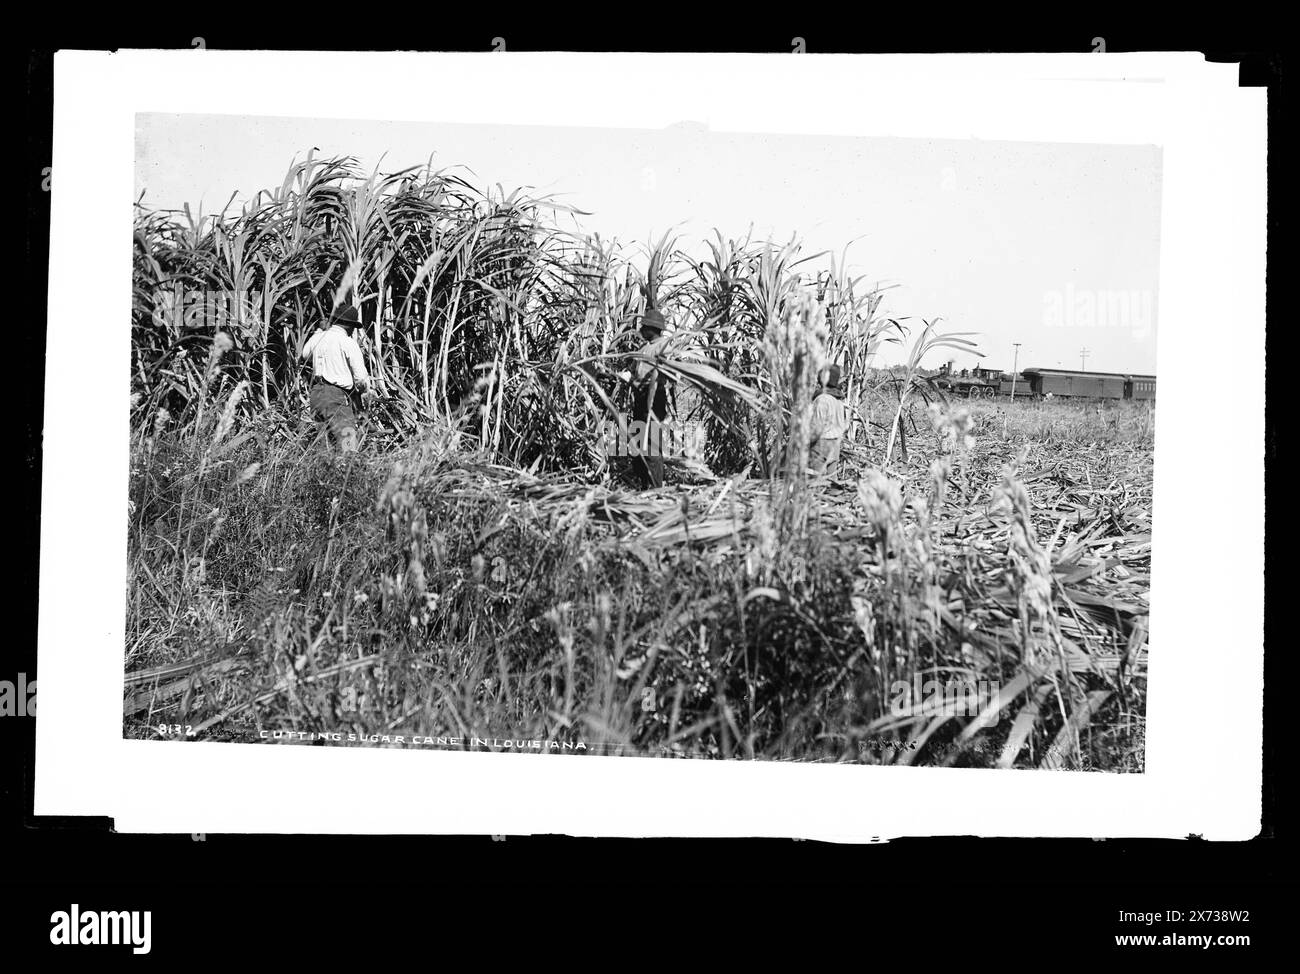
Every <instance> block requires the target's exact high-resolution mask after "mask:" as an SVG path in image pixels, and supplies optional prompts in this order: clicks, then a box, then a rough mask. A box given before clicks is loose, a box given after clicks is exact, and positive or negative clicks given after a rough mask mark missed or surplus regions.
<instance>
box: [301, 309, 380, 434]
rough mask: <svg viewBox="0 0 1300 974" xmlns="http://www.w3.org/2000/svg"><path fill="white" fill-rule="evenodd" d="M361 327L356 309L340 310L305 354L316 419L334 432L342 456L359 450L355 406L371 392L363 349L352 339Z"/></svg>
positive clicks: (304, 349) (305, 347) (309, 343)
mask: <svg viewBox="0 0 1300 974" xmlns="http://www.w3.org/2000/svg"><path fill="white" fill-rule="evenodd" d="M360 324H361V318H360V316H359V315H358V314H357V309H356V308H354V307H352V306H351V305H344V306H342V307H340V308H336V309H335V310H334V313H333V314H331V315H330V320H329V327H327V328H325V329H322V330H321V331H318V332H316V334H314V335H312V336H311V338H309V339H307V341H306V343H304V345H303V347H302V353H301V354H302V358H304V359H306V360H308V361H310V362H311V368H312V380H311V396H310V399H311V411H312V416H313V418H314V419H315V420H316V421H317V422H318V423H320V424H321V425H322V426H323V427H325V428H327V429H328V430H329V431H330V433H331V434H332V435H333V437H334V441H335V442H336V443H337V444H338V448H339V451H340V452H342V453H352V452H353V451H355V450H356V448H357V415H356V409H355V405H356V402H357V400H358V397H359V396H360V394H361V393H363V392H365V391H366V390H368V389H369V388H370V374H369V373H368V372H367V371H366V363H365V362H364V361H363V360H362V358H361V347H360V346H359V345H357V343H356V339H354V338H353V337H352V331H353V329H355V328H357V327H358V326H359V325H360Z"/></svg>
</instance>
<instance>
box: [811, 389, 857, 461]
mask: <svg viewBox="0 0 1300 974" xmlns="http://www.w3.org/2000/svg"><path fill="white" fill-rule="evenodd" d="M848 430H849V414H848V408H847V406H845V404H844V391H843V390H842V389H840V367H839V366H838V365H830V366H827V368H826V381H825V382H823V383H822V387H821V389H820V390H819V391H818V393H817V396H816V398H815V399H813V402H812V416H811V421H810V423H809V434H810V443H809V445H810V447H811V449H810V450H809V460H810V464H809V465H810V466H811V467H812V468H813V470H814V471H816V472H817V473H819V474H825V475H826V476H828V477H834V476H835V475H836V474H837V473H838V472H839V465H840V447H841V446H842V445H843V440H844V435H845V434H846V433H847V432H848Z"/></svg>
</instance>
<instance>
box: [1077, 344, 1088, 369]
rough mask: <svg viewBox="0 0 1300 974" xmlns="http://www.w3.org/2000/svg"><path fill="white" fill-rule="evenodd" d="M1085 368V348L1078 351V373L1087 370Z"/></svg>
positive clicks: (1086, 351) (1086, 361)
mask: <svg viewBox="0 0 1300 974" xmlns="http://www.w3.org/2000/svg"><path fill="white" fill-rule="evenodd" d="M1087 367H1088V350H1087V349H1086V348H1081V349H1079V371H1080V372H1082V371H1084V370H1085V369H1087Z"/></svg>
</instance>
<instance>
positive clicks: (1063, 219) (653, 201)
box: [135, 114, 1161, 373]
mask: <svg viewBox="0 0 1300 974" xmlns="http://www.w3.org/2000/svg"><path fill="white" fill-rule="evenodd" d="M312 148H316V149H317V152H316V155H317V156H318V157H320V156H330V155H351V156H354V157H356V158H357V159H358V160H359V161H360V162H361V164H362V165H363V166H364V167H365V168H366V169H367V170H370V169H373V168H374V167H375V166H376V165H380V162H381V158H382V165H380V168H381V169H382V170H383V171H385V172H391V171H395V170H399V169H404V168H406V167H408V166H413V165H422V164H424V163H425V162H428V161H429V160H430V157H431V156H432V164H433V166H434V167H435V168H442V167H451V166H461V167H466V168H468V169H469V170H470V172H471V173H472V176H471V177H470V180H471V182H475V183H477V184H478V185H480V186H483V185H495V184H500V185H502V186H503V187H504V188H505V189H506V190H511V189H514V188H516V187H529V188H530V191H531V192H532V193H533V194H534V195H538V194H555V195H556V196H557V198H558V199H559V200H560V201H562V202H564V203H567V204H569V205H572V206H576V207H577V208H579V209H581V210H584V211H587V213H588V215H586V216H582V217H580V218H579V220H580V224H581V226H582V227H583V228H584V229H586V230H588V231H594V232H598V233H600V234H601V236H602V237H605V238H607V239H609V238H617V239H619V240H621V241H624V242H625V243H628V244H638V243H639V244H645V243H647V242H652V241H657V240H658V239H659V238H660V237H661V236H662V235H663V234H664V233H665V232H667V231H673V232H675V233H678V234H680V235H681V239H682V243H683V245H684V246H686V247H687V248H688V249H691V250H695V249H696V248H698V247H701V246H703V241H704V240H705V239H706V238H709V237H712V235H713V229H714V228H715V227H716V228H718V229H719V230H721V231H722V233H723V235H724V236H725V237H727V238H733V239H739V238H743V237H744V236H745V234H746V233H747V231H748V230H749V228H750V227H751V225H752V227H753V230H754V236H755V238H756V239H761V238H764V237H767V238H769V239H772V240H774V241H777V242H785V241H787V240H789V239H790V237H791V236H792V235H795V234H797V235H798V236H799V238H800V239H801V240H802V241H803V250H802V253H803V254H804V255H811V254H815V253H817V252H820V251H824V250H829V251H832V252H834V253H835V254H836V256H837V259H838V258H839V257H840V255H842V254H843V253H844V251H845V247H846V245H847V246H848V251H847V257H848V259H847V265H848V267H849V269H850V271H851V272H852V273H853V274H855V275H859V274H860V275H862V276H863V277H864V278H865V281H864V283H872V284H874V283H880V284H882V285H889V286H890V289H889V290H888V292H887V294H886V297H885V300H884V304H883V306H882V312H883V313H884V314H885V315H887V316H889V317H907V318H911V319H913V320H912V321H911V322H908V324H911V325H913V326H915V327H914V331H913V334H915V329H919V327H920V321H921V320H926V321H929V320H932V319H934V318H941V319H942V322H941V324H940V326H939V327H940V329H941V330H944V331H962V332H977V333H978V334H977V335H976V336H974V337H975V340H976V341H977V342H978V344H979V348H980V351H982V352H983V353H984V357H983V358H982V359H977V358H975V357H974V356H971V355H966V354H957V355H953V354H952V353H951V352H944V351H936V352H933V353H931V354H930V355H929V356H927V358H926V359H925V360H924V362H923V364H924V365H926V366H929V367H936V366H938V365H939V364H940V363H941V362H943V361H945V360H947V359H948V358H953V359H954V360H955V362H956V364H957V366H958V367H959V368H961V367H967V366H973V365H976V364H979V365H983V366H986V367H992V368H997V369H1002V370H1010V369H1011V367H1012V363H1013V361H1018V364H1019V366H1020V368H1022V369H1023V368H1029V367H1034V366H1038V367H1045V368H1056V367H1060V368H1069V369H1077V368H1080V367H1086V368H1087V369H1088V370H1090V371H1092V370H1095V371H1104V372H1141V373H1154V372H1155V339H1156V330H1157V328H1156V326H1157V321H1158V317H1157V315H1158V301H1157V285H1158V272H1159V252H1160V239H1159V238H1160V190H1161V154H1160V149H1159V148H1158V147H1156V146H1135V145H1090V144H1045V143H1029V142H990V141H982V140H978V139H969V140H933V141H932V140H922V139H893V138H848V137H843V136H834V137H832V136H807V135H799V136H784V135H771V134H737V133H729V132H715V131H709V130H707V129H705V128H703V127H702V126H699V125H683V126H670V127H669V128H666V129H661V130H637V129H619V128H556V127H541V126H537V127H532V126H503V125H460V124H457V125H452V124H437V123H424V122H387V121H348V120H338V119H288V118H274V117H254V116H221V115H160V114H141V115H138V116H137V119H136V187H135V195H136V197H137V198H139V197H140V195H141V193H143V194H144V200H143V202H144V203H145V205H147V206H150V207H153V208H156V209H170V208H176V209H179V208H180V207H181V205H182V204H185V203H188V204H189V205H190V207H191V209H192V210H197V209H198V208H199V207H200V206H201V207H202V210H203V212H205V213H210V212H216V211H219V210H221V209H222V207H223V206H225V205H226V202H227V201H228V200H229V199H230V197H231V195H232V194H235V206H238V205H239V204H240V203H241V202H242V201H244V200H246V199H248V198H249V197H251V196H252V195H254V194H255V193H256V192H257V191H258V190H260V189H263V188H271V187H278V186H279V184H280V183H281V182H282V181H283V179H284V176H285V173H286V172H287V171H288V168H289V165H290V163H291V162H292V161H293V159H294V158H295V157H297V158H298V159H302V158H303V157H304V156H305V155H306V153H307V151H308V150H310V149H312ZM1014 343H1019V344H1020V348H1019V351H1018V352H1016V351H1015V349H1014V348H1013V344H1014ZM1085 350H1086V351H1085ZM904 356H905V351H904V350H902V349H899V348H897V347H893V346H886V347H885V348H884V349H882V352H881V354H880V357H879V358H878V360H877V364H880V365H888V364H893V363H894V362H897V361H899V360H901V359H902V358H903V357H904Z"/></svg>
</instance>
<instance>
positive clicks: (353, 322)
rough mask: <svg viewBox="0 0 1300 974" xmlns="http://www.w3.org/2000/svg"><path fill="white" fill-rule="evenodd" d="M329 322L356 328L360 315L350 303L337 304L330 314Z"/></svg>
mask: <svg viewBox="0 0 1300 974" xmlns="http://www.w3.org/2000/svg"><path fill="white" fill-rule="evenodd" d="M330 324H331V325H342V326H343V327H344V328H357V327H360V325H361V316H360V315H359V314H357V309H356V308H354V307H352V305H350V304H343V305H339V306H338V307H337V308H335V309H334V311H333V313H331V314H330Z"/></svg>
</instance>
